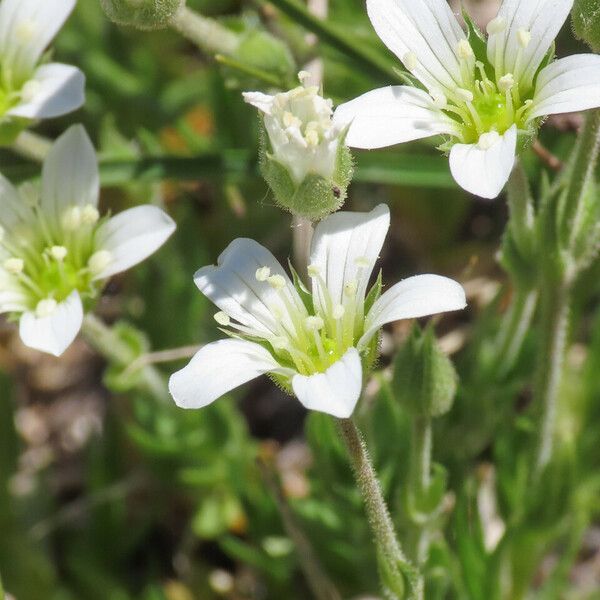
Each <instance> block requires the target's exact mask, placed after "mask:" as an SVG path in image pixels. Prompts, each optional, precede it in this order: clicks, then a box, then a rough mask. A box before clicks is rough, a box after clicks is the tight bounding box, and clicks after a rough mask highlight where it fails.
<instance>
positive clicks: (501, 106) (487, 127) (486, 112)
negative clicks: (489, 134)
mask: <svg viewBox="0 0 600 600" xmlns="http://www.w3.org/2000/svg"><path fill="white" fill-rule="evenodd" d="M473 106H474V108H475V110H476V111H477V114H478V115H479V118H480V119H481V123H482V125H483V129H484V131H491V130H492V129H493V130H495V131H497V132H498V133H499V134H500V135H502V134H503V133H504V132H505V131H506V130H507V129H509V128H510V127H511V126H512V125H513V123H514V121H513V116H512V115H510V114H509V112H508V109H507V106H506V97H505V96H503V95H501V94H490V95H488V96H483V97H480V98H476V99H475V100H474V101H473Z"/></svg>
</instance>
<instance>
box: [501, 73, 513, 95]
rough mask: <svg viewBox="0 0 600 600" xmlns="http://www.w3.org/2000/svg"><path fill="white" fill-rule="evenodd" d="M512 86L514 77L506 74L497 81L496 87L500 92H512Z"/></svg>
mask: <svg viewBox="0 0 600 600" xmlns="http://www.w3.org/2000/svg"><path fill="white" fill-rule="evenodd" d="M514 85H515V77H514V75H513V74H512V73H507V74H506V75H503V76H502V77H500V79H499V80H498V87H499V88H500V91H501V92H508V91H509V90H512V89H513V87H514Z"/></svg>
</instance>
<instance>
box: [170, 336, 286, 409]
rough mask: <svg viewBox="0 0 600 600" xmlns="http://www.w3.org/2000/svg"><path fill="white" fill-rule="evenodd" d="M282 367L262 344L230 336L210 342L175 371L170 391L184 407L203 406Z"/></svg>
mask: <svg viewBox="0 0 600 600" xmlns="http://www.w3.org/2000/svg"><path fill="white" fill-rule="evenodd" d="M272 371H276V372H281V373H282V374H288V375H291V374H292V372H291V371H289V372H288V370H285V369H283V370H282V369H280V367H279V365H278V364H277V361H275V359H274V358H273V357H272V356H271V354H269V352H268V351H267V350H265V349H264V348H263V347H262V346H260V345H259V344H254V343H252V342H247V341H245V340H237V339H229V340H220V341H218V342H213V343H212V344H207V345H206V346H204V347H203V348H202V349H201V350H199V351H198V352H197V353H196V355H195V356H194V358H192V360H191V361H190V362H189V363H188V365H187V366H185V367H184V368H183V369H181V370H180V371H177V373H174V374H173V375H171V378H170V379H169V391H170V392H171V395H172V396H173V399H174V400H175V404H177V406H179V407H180V408H202V407H203V406H206V405H208V404H210V403H211V402H214V401H215V400H216V399H217V398H220V397H221V396H222V395H223V394H226V393H227V392H229V391H231V390H233V389H235V388H236V387H238V386H240V385H242V384H243V383H246V382H247V381H250V380H251V379H254V378H255V377H258V376H259V375H263V374H264V373H269V372H272Z"/></svg>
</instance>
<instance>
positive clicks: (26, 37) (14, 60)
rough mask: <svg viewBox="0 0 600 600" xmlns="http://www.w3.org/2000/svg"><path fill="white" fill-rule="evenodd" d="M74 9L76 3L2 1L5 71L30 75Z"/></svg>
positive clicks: (64, 0)
mask: <svg viewBox="0 0 600 600" xmlns="http://www.w3.org/2000/svg"><path fill="white" fill-rule="evenodd" d="M74 7H75V0H2V2H1V3H0V55H2V57H3V60H4V65H3V66H4V68H7V67H8V68H10V69H11V70H12V72H13V73H14V74H15V75H16V76H18V77H21V76H24V75H27V74H28V73H31V72H32V71H33V69H34V67H35V65H36V63H37V62H38V60H39V59H40V57H41V55H42V53H43V51H44V49H45V48H46V46H47V45H48V44H49V43H50V42H51V40H52V39H53V38H54V36H55V35H56V34H57V33H58V30H59V29H60V28H61V27H62V26H63V24H64V22H65V21H66V20H67V17H68V16H69V15H70V14H71V11H72V10H73V8H74Z"/></svg>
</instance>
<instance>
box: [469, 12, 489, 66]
mask: <svg viewBox="0 0 600 600" xmlns="http://www.w3.org/2000/svg"><path fill="white" fill-rule="evenodd" d="M462 17H463V19H464V21H465V24H466V25H467V39H468V40H469V44H471V48H472V49H473V54H474V55H475V60H478V61H480V62H482V63H483V64H484V65H485V68H486V72H487V71H488V68H491V65H490V63H489V61H488V57H487V40H486V38H485V35H484V34H483V32H482V31H481V29H479V27H478V26H477V24H476V23H475V21H473V19H471V16H470V15H469V13H468V12H467V11H466V10H465V9H464V8H463V10H462ZM492 72H493V68H492ZM489 75H490V73H488V76H489Z"/></svg>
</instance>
